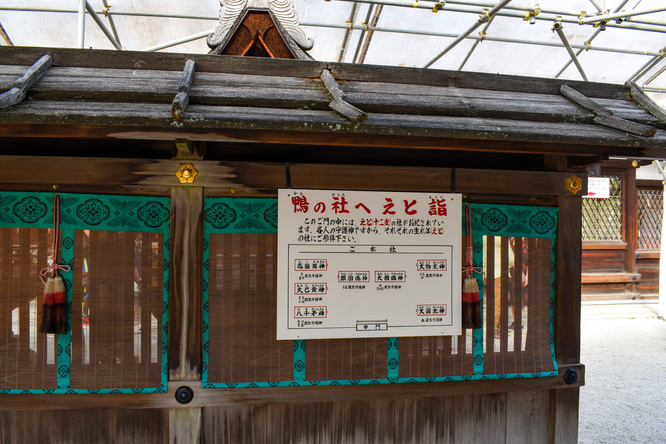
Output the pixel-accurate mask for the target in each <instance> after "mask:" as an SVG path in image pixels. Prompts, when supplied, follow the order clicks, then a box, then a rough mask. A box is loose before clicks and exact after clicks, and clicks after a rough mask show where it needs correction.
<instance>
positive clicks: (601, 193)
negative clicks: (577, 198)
mask: <svg viewBox="0 0 666 444" xmlns="http://www.w3.org/2000/svg"><path fill="white" fill-rule="evenodd" d="M583 197H588V198H592V199H609V198H610V177H588V178H587V196H583Z"/></svg>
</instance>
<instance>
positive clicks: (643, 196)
mask: <svg viewBox="0 0 666 444" xmlns="http://www.w3.org/2000/svg"><path fill="white" fill-rule="evenodd" d="M663 207H664V200H663V191H662V190H660V189H655V188H644V189H640V188H639V189H638V249H640V250H659V248H660V246H661V221H662V215H663V211H664V208H663Z"/></svg>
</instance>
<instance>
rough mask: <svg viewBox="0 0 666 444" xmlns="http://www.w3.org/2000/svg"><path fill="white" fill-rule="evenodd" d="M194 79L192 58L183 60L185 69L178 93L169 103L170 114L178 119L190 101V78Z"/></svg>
mask: <svg viewBox="0 0 666 444" xmlns="http://www.w3.org/2000/svg"><path fill="white" fill-rule="evenodd" d="M193 79H194V60H188V61H187V62H185V69H184V70H183V74H182V76H181V78H180V84H179V85H178V94H176V97H174V99H173V102H172V103H171V116H172V117H173V118H174V119H176V120H179V119H180V118H181V117H182V116H183V112H185V108H187V105H188V104H189V103H190V88H191V87H192V80H193Z"/></svg>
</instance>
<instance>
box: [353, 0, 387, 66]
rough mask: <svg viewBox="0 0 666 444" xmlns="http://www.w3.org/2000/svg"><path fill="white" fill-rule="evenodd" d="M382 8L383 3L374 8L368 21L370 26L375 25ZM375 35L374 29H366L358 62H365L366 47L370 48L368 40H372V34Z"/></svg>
mask: <svg viewBox="0 0 666 444" xmlns="http://www.w3.org/2000/svg"><path fill="white" fill-rule="evenodd" d="M382 9H384V5H379V6H378V7H377V9H376V10H375V14H374V15H373V16H372V20H371V21H370V26H377V22H378V21H379V16H380V15H381V13H382ZM373 35H375V31H372V30H370V31H368V33H367V35H366V37H365V42H363V49H362V50H361V55H360V57H359V58H358V63H364V62H365V56H366V55H367V54H368V48H370V42H371V41H372V36H373Z"/></svg>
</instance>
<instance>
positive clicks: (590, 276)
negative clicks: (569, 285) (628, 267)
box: [581, 273, 641, 284]
mask: <svg viewBox="0 0 666 444" xmlns="http://www.w3.org/2000/svg"><path fill="white" fill-rule="evenodd" d="M640 281H641V275H640V273H584V274H582V275H581V282H582V283H583V284H608V283H617V282H640Z"/></svg>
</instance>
